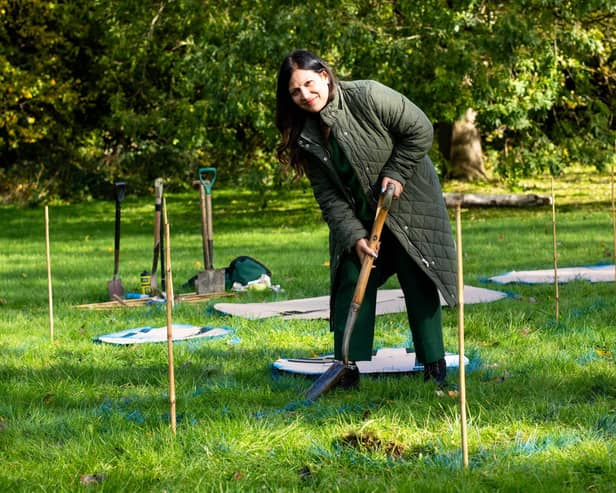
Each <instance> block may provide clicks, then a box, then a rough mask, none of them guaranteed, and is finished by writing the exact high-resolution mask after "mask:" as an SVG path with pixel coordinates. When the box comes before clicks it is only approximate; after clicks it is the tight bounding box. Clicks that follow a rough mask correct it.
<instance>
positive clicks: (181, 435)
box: [0, 174, 616, 492]
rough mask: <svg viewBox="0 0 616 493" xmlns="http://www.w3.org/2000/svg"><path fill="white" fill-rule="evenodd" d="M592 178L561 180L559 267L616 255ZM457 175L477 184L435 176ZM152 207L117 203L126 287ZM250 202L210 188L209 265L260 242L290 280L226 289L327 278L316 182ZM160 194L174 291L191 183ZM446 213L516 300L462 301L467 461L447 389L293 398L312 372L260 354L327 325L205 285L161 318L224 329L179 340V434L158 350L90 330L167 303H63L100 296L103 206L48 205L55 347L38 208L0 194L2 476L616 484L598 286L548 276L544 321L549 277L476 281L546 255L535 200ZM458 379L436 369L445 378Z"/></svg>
mask: <svg viewBox="0 0 616 493" xmlns="http://www.w3.org/2000/svg"><path fill="white" fill-rule="evenodd" d="M529 183H530V182H529ZM529 183H527V184H520V185H519V186H520V189H519V190H518V191H520V190H522V191H528V193H541V194H544V193H548V194H549V190H550V182H549V180H547V181H546V180H537V181H536V182H533V183H534V184H533V186H532V187H531V186H530V184H529ZM607 184H609V177H608V176H607V175H601V176H599V175H597V176H590V177H589V176H587V175H584V176H582V175H577V174H576V175H575V176H574V177H569V176H565V177H562V178H559V179H557V181H556V186H557V204H558V205H559V207H558V209H557V220H558V249H559V263H560V264H561V265H563V266H565V265H568V266H573V265H588V264H597V263H606V262H610V263H611V262H612V261H613V243H612V226H611V216H610V203H609V200H608V197H609V195H606V193H607V192H606V188H607V189H609V187H608V186H607ZM565 185H566V187H565ZM463 186H464V189H465V190H473V191H481V190H483V191H486V190H488V187H487V186H485V187H484V186H481V185H474V186H473V187H469V186H468V185H462V184H455V183H454V184H451V189H457V190H459V189H461V187H463ZM493 188H498V186H497V185H494V187H493ZM490 191H493V189H492V190H490ZM503 191H505V187H503ZM506 191H511V189H507V190H506ZM514 191H516V190H514ZM559 194H561V195H560V196H559ZM195 195H196V194H195ZM150 202H152V201H151V200H150V198H147V199H143V198H137V197H130V196H127V198H126V200H125V202H124V203H123V216H122V217H123V222H122V241H121V255H120V273H121V278H122V280H123V283H124V285H125V287H127V289H129V290H133V289H134V290H136V289H137V288H138V282H139V274H140V273H141V272H142V271H143V270H146V269H149V268H150V267H151V262H152V246H153V231H152V229H153V226H152V220H153V212H154V206H153V203H150ZM262 203H263V200H262V198H261V197H259V196H257V195H256V194H252V193H250V192H248V191H236V190H227V189H217V190H215V191H214V196H213V207H214V243H215V246H214V248H215V254H214V258H215V266H216V267H224V266H226V265H228V263H229V262H230V261H231V260H232V259H233V258H235V257H237V256H240V255H250V256H253V257H256V258H258V259H259V260H261V261H262V262H263V263H265V265H267V266H268V267H269V268H270V269H271V270H272V272H273V276H272V281H273V282H274V283H276V284H280V285H281V286H282V287H283V289H284V291H283V292H281V293H273V292H264V293H246V294H242V295H238V296H236V297H234V298H231V299H229V298H226V299H225V301H237V302H244V301H273V300H278V299H287V298H300V297H309V296H320V295H325V294H327V292H328V283H329V271H328V268H327V265H326V262H327V260H328V258H327V255H328V249H327V228H326V227H325V226H324V224H323V223H322V221H321V218H320V214H319V211H318V209H317V207H316V204H315V203H314V198H313V197H312V194H311V192H309V191H307V190H306V191H287V192H284V193H281V194H280V195H271V196H268V206H267V208H266V209H261V205H262ZM167 204H168V214H169V221H170V224H171V231H172V238H171V245H172V263H173V275H174V280H175V284H176V289H178V290H179V291H181V290H182V289H181V287H180V285H181V284H182V283H183V282H184V281H185V280H187V279H188V278H190V277H191V276H192V275H194V274H196V273H197V272H198V270H199V269H200V268H201V265H200V264H199V262H202V260H203V259H202V252H201V236H200V219H199V205H198V197H195V196H193V195H190V194H185V195H169V197H168V199H167ZM462 217H463V237H464V243H463V244H464V272H465V282H466V284H470V285H474V286H481V287H489V288H492V289H501V290H504V291H507V292H509V293H510V294H511V296H510V297H509V298H507V299H504V300H501V301H498V302H495V303H489V304H481V305H467V306H466V307H465V315H466V316H465V332H466V353H467V356H468V357H469V360H470V364H469V366H468V368H467V399H468V427H469V430H468V431H469V437H468V438H469V451H470V468H469V469H468V470H466V471H464V470H463V468H462V466H461V455H460V438H459V429H460V421H459V419H460V418H459V402H458V400H457V399H456V398H455V397H450V396H448V395H444V396H440V395H437V393H436V392H435V389H434V387H432V386H430V385H425V384H424V383H423V382H422V379H421V377H417V378H416V377H411V376H404V377H396V376H389V377H379V378H364V379H363V380H362V387H361V390H360V391H358V392H342V391H333V392H331V393H330V394H328V395H327V396H325V397H323V398H321V399H319V400H318V401H317V402H316V403H314V404H313V405H309V406H308V405H306V403H305V402H304V401H303V400H302V398H301V394H302V392H303V391H304V390H305V389H306V388H307V387H308V386H309V385H310V382H309V381H307V380H305V379H303V378H301V377H293V376H290V375H284V374H283V375H281V374H276V373H273V372H272V368H271V365H272V362H273V361H275V360H276V359H277V358H279V357H294V356H297V357H306V356H311V355H316V354H322V353H326V352H330V351H331V350H332V338H331V334H330V333H329V331H328V327H327V322H326V321H323V320H311V321H302V320H289V321H285V320H282V319H278V318H272V319H267V320H259V321H251V320H244V319H236V318H228V317H224V316H221V315H219V314H217V313H216V312H215V311H214V310H213V308H212V307H213V304H214V303H215V300H212V301H207V302H203V303H181V304H178V305H176V307H175V310H174V313H173V316H174V321H176V322H178V323H192V324H199V325H212V326H226V327H229V328H231V329H232V330H233V334H232V335H231V336H229V337H224V338H220V339H216V340H212V341H201V342H197V341H192V342H184V343H177V344H175V345H174V355H175V376H176V396H177V412H178V431H177V437H173V436H172V435H171V433H170V429H169V424H168V411H169V405H168V382H167V378H168V376H167V348H166V345H164V344H158V345H157V344H152V345H139V346H132V347H114V346H110V345H105V344H97V343H94V342H93V339H94V338H95V337H96V336H98V335H101V334H104V333H108V332H113V331H117V330H123V329H126V328H131V327H140V326H143V325H150V326H163V325H165V323H166V314H165V310H164V307H160V306H155V307H152V306H148V307H141V308H132V309H116V310H103V311H92V310H82V309H77V308H75V305H78V304H81V303H92V302H97V301H106V299H107V297H108V292H107V281H109V280H110V279H111V276H112V270H113V219H114V214H113V203H109V202H90V203H84V204H79V205H57V206H56V205H52V206H50V218H51V242H52V243H51V249H52V275H53V287H54V300H55V304H54V309H55V310H54V311H55V317H54V319H55V337H54V341H53V342H51V341H50V337H49V325H48V312H47V278H46V265H45V244H44V229H43V211H42V209H41V208H35V209H15V208H12V207H8V206H7V207H2V208H0V222H1V224H2V225H3V226H4V227H3V230H2V232H1V233H0V234H1V236H0V275H1V277H0V299H2V302H1V304H0V317H1V325H0V354H1V355H2V361H1V363H0V392H1V393H2V396H3V397H2V399H0V454H2V457H3V461H2V464H3V467H2V468H0V489H1V490H2V491H28V492H29V491H33V490H34V491H36V490H42V491H75V490H79V489H80V488H82V487H83V486H81V483H80V477H81V476H82V475H85V474H100V475H103V476H102V482H101V483H100V484H99V486H98V487H94V488H97V489H100V490H104V491H144V492H145V491H148V492H149V491H261V490H264V491H408V492H411V491H443V492H450V491H473V492H474V491H486V492H487V491H558V492H562V491H571V492H577V491H611V489H612V488H613V484H614V483H615V482H616V467H615V464H614V460H613V457H614V453H615V452H616V450H615V444H616V336H615V332H614V327H613V321H614V320H615V319H616V303H614V299H615V295H616V290H615V288H614V283H600V284H591V283H587V282H576V283H570V284H563V285H561V286H560V317H559V320H558V321H556V317H555V311H554V307H555V303H554V287H553V286H550V285H544V286H528V285H507V286H499V285H494V284H489V283H485V282H484V280H485V278H487V277H489V276H491V275H495V274H500V273H503V272H507V271H510V270H522V269H532V268H550V267H551V266H552V262H553V251H552V223H551V220H552V219H551V207H536V208H530V209H466V210H464V211H463V214H462ZM452 219H453V215H452ZM392 285H394V286H395V282H392ZM444 338H445V344H446V348H447V350H448V351H452V352H456V351H457V343H458V339H457V313H456V311H455V310H451V309H445V310H444ZM408 345H410V336H409V331H408V327H407V322H406V316H405V315H404V314H390V315H384V316H381V317H378V320H377V327H376V335H375V347H401V346H408ZM456 378H457V374H456V372H452V373H451V376H450V382H451V383H452V384H455V383H456Z"/></svg>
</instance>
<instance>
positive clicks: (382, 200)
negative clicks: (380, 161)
mask: <svg viewBox="0 0 616 493" xmlns="http://www.w3.org/2000/svg"><path fill="white" fill-rule="evenodd" d="M393 193H394V187H393V185H389V187H387V190H386V191H385V193H382V194H381V196H380V197H379V202H378V204H377V206H376V216H375V219H374V224H373V225H372V231H371V232H370V238H368V246H369V247H370V249H371V250H373V251H376V249H377V247H378V245H379V239H380V238H381V232H382V231H383V226H384V225H385V218H386V217H387V214H388V212H389V208H390V206H391V201H392V198H393ZM373 263H374V257H373V256H372V255H366V256H365V257H364V261H363V262H362V265H361V271H360V272H359V277H358V278H357V285H356V286H355V292H354V294H353V301H352V303H355V304H357V305H361V303H362V301H363V299H364V294H365V292H366V286H367V285H368V278H369V277H370V272H371V271H372V264H373Z"/></svg>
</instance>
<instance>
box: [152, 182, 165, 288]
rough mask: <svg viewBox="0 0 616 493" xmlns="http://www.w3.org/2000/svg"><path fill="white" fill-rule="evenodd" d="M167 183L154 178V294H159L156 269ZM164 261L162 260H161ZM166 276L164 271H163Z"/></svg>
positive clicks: (163, 285) (159, 250)
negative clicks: (164, 189)
mask: <svg viewBox="0 0 616 493" xmlns="http://www.w3.org/2000/svg"><path fill="white" fill-rule="evenodd" d="M164 186H165V183H164V181H163V179H162V178H156V180H154V255H153V258H152V273H151V275H150V287H151V291H152V296H156V295H158V294H159V289H158V279H157V278H156V270H157V269H158V258H159V255H160V252H161V242H160V238H161V229H162V227H163V225H162V220H161V216H162V207H163V205H162V204H163V188H164ZM161 259H162V257H161ZM161 261H162V260H161ZM161 272H162V269H161ZM163 276H164V273H163ZM162 287H163V289H162V291H164V290H165V284H164V282H163V283H162Z"/></svg>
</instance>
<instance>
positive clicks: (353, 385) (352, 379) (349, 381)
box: [336, 363, 359, 390]
mask: <svg viewBox="0 0 616 493" xmlns="http://www.w3.org/2000/svg"><path fill="white" fill-rule="evenodd" d="M336 387H339V388H341V389H344V390H351V389H357V388H359V368H357V365H356V364H354V363H351V364H349V365H347V367H346V368H345V369H344V373H343V375H342V378H341V379H340V381H339V382H338V384H337V385H336Z"/></svg>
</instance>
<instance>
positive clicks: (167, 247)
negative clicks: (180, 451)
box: [164, 207, 177, 435]
mask: <svg viewBox="0 0 616 493" xmlns="http://www.w3.org/2000/svg"><path fill="white" fill-rule="evenodd" d="M164 210H165V211H166V210H167V209H166V207H165V208H164ZM164 226H165V264H166V274H167V275H166V276H165V291H166V293H167V300H166V307H167V356H168V363H169V420H170V422H171V431H172V432H173V434H174V435H175V434H176V425H177V420H176V413H175V374H174V368H173V282H172V279H171V245H170V242H169V237H170V236H171V235H170V232H169V223H168V222H167V214H166V212H165V217H164Z"/></svg>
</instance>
